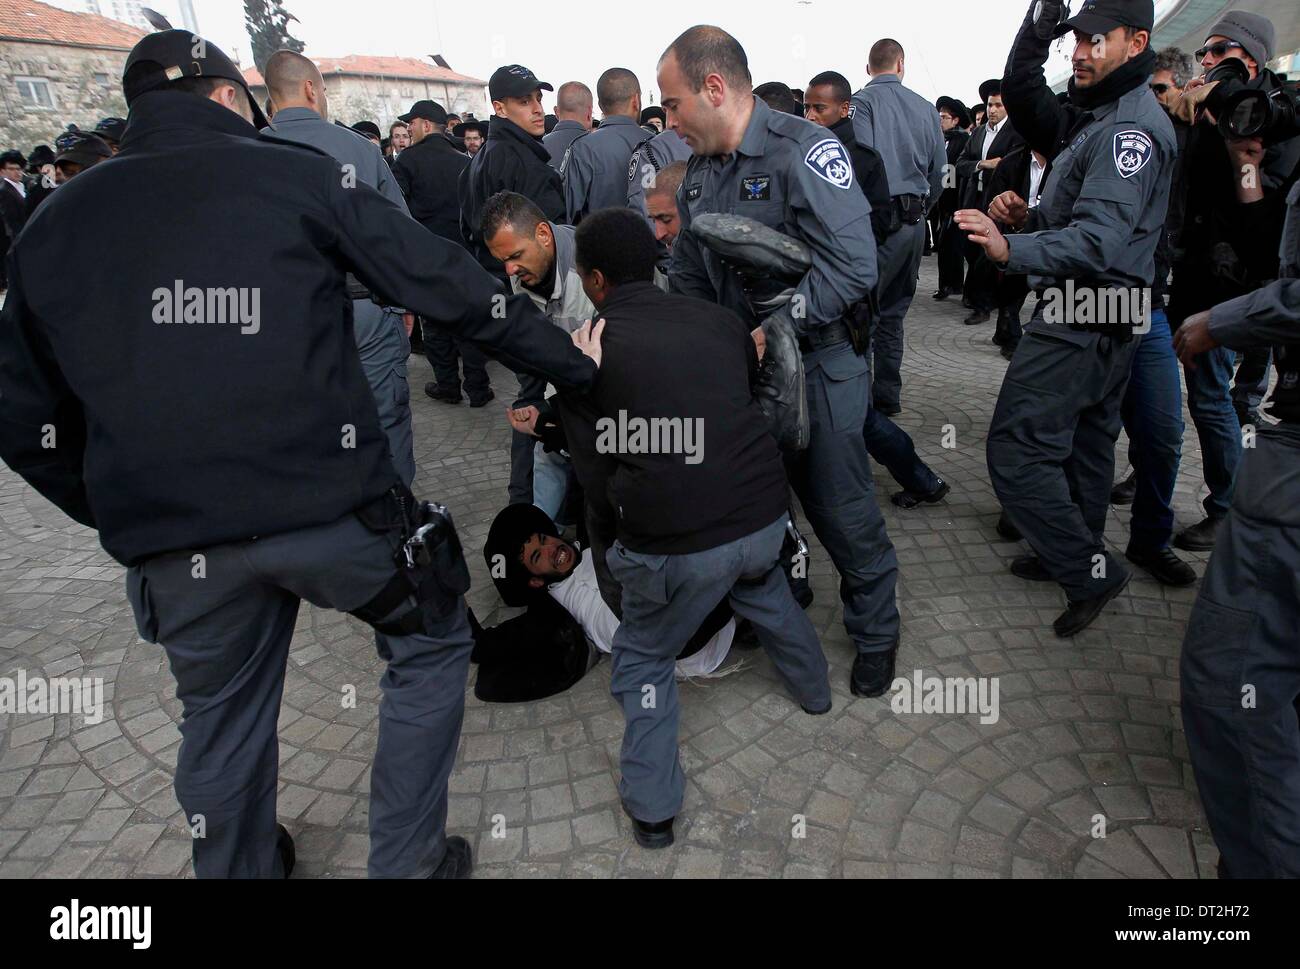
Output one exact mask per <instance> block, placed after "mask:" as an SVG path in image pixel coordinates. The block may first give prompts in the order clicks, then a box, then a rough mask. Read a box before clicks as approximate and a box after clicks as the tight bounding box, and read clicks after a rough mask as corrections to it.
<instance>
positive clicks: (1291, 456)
mask: <svg viewBox="0 0 1300 969" xmlns="http://www.w3.org/2000/svg"><path fill="white" fill-rule="evenodd" d="M1255 147H1256V149H1257V150H1258V153H1259V155H1261V156H1262V154H1263V145H1262V144H1260V143H1258V142H1257V143H1256V146H1255ZM1255 190H1256V191H1258V192H1259V195H1260V199H1259V200H1256V201H1262V199H1263V190H1262V187H1260V186H1258V183H1257V184H1256V186H1255ZM1280 275H1281V278H1279V279H1278V280H1276V281H1275V282H1272V283H1270V284H1269V285H1267V286H1265V287H1264V288H1263V289H1258V290H1256V291H1255V292H1253V293H1250V294H1248V295H1246V296H1240V297H1238V298H1236V299H1233V300H1229V301H1228V302H1226V303H1221V304H1219V305H1218V306H1215V307H1214V308H1213V309H1211V310H1209V311H1207V312H1204V313H1198V314H1196V315H1194V316H1191V317H1189V318H1188V319H1187V320H1185V321H1184V322H1183V325H1182V326H1181V327H1179V329H1178V333H1177V335H1176V336H1175V337H1174V343H1175V346H1176V348H1177V350H1178V355H1179V357H1180V358H1181V359H1182V361H1183V362H1184V363H1186V364H1192V363H1193V362H1194V361H1195V359H1196V358H1197V356H1198V355H1199V354H1202V353H1205V352H1206V351H1208V350H1213V349H1214V348H1215V347H1216V346H1225V347H1228V348H1229V349H1232V350H1247V349H1263V348H1266V347H1268V346H1269V345H1270V344H1272V345H1274V349H1273V360H1274V363H1275V365H1276V367H1277V371H1278V382H1277V388H1276V389H1275V390H1274V392H1273V400H1272V407H1271V408H1270V411H1269V413H1270V416H1272V417H1274V418H1277V419H1278V420H1280V421H1281V423H1280V424H1277V425H1276V426H1274V425H1270V424H1261V426H1260V428H1259V432H1258V435H1257V437H1256V442H1255V446H1254V447H1253V448H1246V449H1245V455H1244V457H1243V458H1242V463H1241V468H1240V469H1239V470H1238V472H1237V485H1236V491H1235V493H1234V495H1233V501H1232V508H1231V510H1230V511H1229V512H1228V516H1227V518H1226V519H1224V522H1223V524H1222V525H1221V526H1220V528H1219V532H1218V535H1217V537H1216V541H1215V546H1214V555H1213V556H1212V557H1211V558H1210V564H1209V566H1208V567H1207V568H1206V570H1205V578H1204V579H1203V580H1202V582H1201V590H1200V595H1199V596H1198V598H1197V600H1196V606H1195V607H1194V608H1193V610H1192V616H1191V619H1190V621H1189V622H1188V624H1187V638H1186V639H1184V640H1183V656H1182V664H1181V667H1180V670H1179V682H1180V686H1181V690H1182V708H1183V729H1184V730H1185V731H1186V733H1187V752H1188V755H1189V756H1190V757H1191V761H1192V769H1193V770H1194V771H1195V773H1196V786H1197V788H1198V789H1199V790H1200V792H1201V803H1202V804H1203V805H1204V806H1205V814H1206V817H1208V818H1209V821H1210V830H1211V831H1212V832H1213V833H1214V840H1215V842H1217V843H1218V846H1219V853H1220V861H1219V877H1220V878H1223V877H1228V878H1300V739H1298V738H1300V728H1298V727H1297V722H1296V713H1297V709H1298V708H1297V697H1300V638H1298V637H1297V635H1296V630H1297V629H1300V183H1297V184H1295V185H1292V186H1291V192H1290V194H1289V195H1288V196H1287V209H1286V220H1285V224H1284V228H1283V231H1282V270H1281V274H1280Z"/></svg>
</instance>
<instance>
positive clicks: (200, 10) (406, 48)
mask: <svg viewBox="0 0 1300 969" xmlns="http://www.w3.org/2000/svg"><path fill="white" fill-rule="evenodd" d="M55 2H57V3H58V4H59V5H60V6H68V7H74V8H75V7H76V6H78V4H76V3H75V2H70V0H55ZM193 3H194V8H195V11H196V14H197V16H198V19H199V27H200V31H201V32H202V33H203V34H205V35H207V36H208V38H209V39H210V40H212V41H214V42H215V43H216V44H217V45H218V46H220V47H222V48H223V49H225V50H226V52H227V53H231V52H232V50H231V49H232V48H234V49H237V50H238V54H239V57H240V60H241V61H242V63H244V64H245V65H248V64H250V63H251V61H252V58H251V56H250V47H249V42H248V35H247V33H246V32H245V30H244V23H243V3H242V2H241V0H193ZM146 5H147V6H152V7H154V8H155V9H157V10H159V11H160V12H162V13H163V14H165V15H166V16H168V17H170V18H172V22H173V23H175V24H177V25H179V24H180V16H179V8H178V4H177V3H176V0H153V2H147V3H146ZM286 7H287V8H288V10H289V11H290V12H291V13H293V14H294V15H295V16H296V17H297V18H298V20H299V21H300V23H298V24H296V25H294V27H293V31H292V32H293V33H294V34H295V35H296V36H298V37H299V38H301V39H302V40H303V41H305V42H306V44H307V50H306V53H307V54H308V55H310V56H315V57H339V56H343V55H345V54H384V55H400V56H407V57H427V56H428V55H430V54H435V53H437V54H442V56H443V57H445V58H446V59H447V61H448V63H450V64H451V66H452V67H453V68H454V69H455V70H457V71H460V72H461V73H464V74H470V75H472V76H475V77H480V78H483V79H486V78H488V77H489V76H490V75H491V73H492V71H493V70H494V69H496V68H497V67H499V66H501V65H502V64H509V63H521V64H524V65H526V66H528V67H530V68H532V69H533V71H535V72H536V73H537V75H538V76H539V77H540V78H542V79H543V80H545V81H550V82H552V83H553V84H555V86H556V87H558V86H559V85H560V83H561V82H563V81H568V80H581V81H584V82H586V83H587V84H588V85H590V86H591V87H592V88H594V87H595V82H596V79H597V78H598V77H599V76H600V74H601V72H602V71H604V70H605V69H606V68H609V67H615V66H617V67H627V68H630V69H631V70H633V71H635V72H636V74H637V76H638V77H639V78H640V80H641V84H642V88H643V90H644V92H645V94H644V100H645V101H646V103H650V102H651V101H652V100H653V101H654V102H655V103H657V102H658V89H657V86H656V84H655V80H654V68H655V63H656V62H657V60H658V58H659V55H660V54H661V53H662V52H663V50H664V48H665V47H666V46H667V45H668V44H669V43H670V42H671V41H672V40H673V39H674V38H675V37H676V36H677V35H678V34H680V33H681V32H682V31H683V30H685V29H686V28H687V27H690V26H692V25H694V24H698V23H712V24H716V25H717V26H720V27H722V28H723V29H725V30H727V31H729V32H730V33H732V34H733V35H735V36H736V37H737V38H738V39H739V40H740V42H741V43H742V44H743V45H744V47H745V50H746V52H747V53H748V55H749V60H750V66H751V68H752V70H753V73H754V81H755V83H761V82H763V81H769V80H780V81H784V82H786V83H787V84H790V85H791V86H798V87H802V86H804V84H805V83H806V82H807V80H808V79H809V78H810V77H811V76H812V75H813V74H816V73H818V72H819V71H822V70H837V71H839V72H841V73H842V74H844V75H845V76H846V77H848V79H849V81H850V82H851V83H852V84H853V86H854V88H855V89H856V88H857V87H858V86H860V85H861V84H862V83H863V82H865V80H866V60H867V51H868V50H869V49H870V47H871V44H872V43H873V42H874V41H876V40H879V39H880V38H881V37H893V38H894V39H895V40H897V41H899V42H900V43H901V44H902V45H903V48H904V49H905V50H906V52H907V56H906V62H905V63H906V76H905V79H904V83H906V84H907V85H908V86H909V87H911V88H913V89H914V90H916V91H918V92H919V93H920V94H922V95H924V96H925V97H926V98H928V99H930V100H934V98H936V97H938V96H939V95H941V94H948V95H952V96H955V97H959V98H961V99H962V100H963V101H966V102H967V103H970V102H972V101H974V100H976V89H977V88H978V86H979V83H980V81H982V80H984V79H986V78H989V77H999V76H1001V74H1002V66H1003V64H1004V63H1005V61H1006V56H1007V51H1008V48H1009V47H1010V44H1011V40H1012V38H1013V37H1014V36H1015V32H1016V29H1017V27H1018V26H1019V24H1020V21H1021V20H1022V18H1023V17H1024V14H1025V10H1026V9H1027V7H1028V2H1027V0H983V2H980V3H976V2H973V0H811V2H796V0H754V2H748V3H744V2H737V0H707V2H701V0H655V2H649V3H645V2H622V3H617V2H615V3H609V2H601V3H597V2H591V0H555V2H552V3H545V2H539V0H477V2H475V0H454V2H453V0H364V2H362V3H351V2H349V3H343V2H338V0H286ZM1056 56H1057V57H1058V58H1060V63H1061V64H1062V65H1064V64H1065V63H1066V61H1065V58H1064V56H1063V55H1061V54H1060V53H1059V52H1058V53H1057V55H1056ZM1051 73H1052V72H1051V71H1049V75H1050V74H1051ZM546 104H547V109H548V110H550V109H551V107H552V106H553V105H554V100H553V97H550V98H548V99H547V102H546Z"/></svg>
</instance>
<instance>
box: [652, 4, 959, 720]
mask: <svg viewBox="0 0 1300 969" xmlns="http://www.w3.org/2000/svg"><path fill="white" fill-rule="evenodd" d="M659 90H660V94H661V97H662V102H663V106H664V109H665V110H666V111H667V112H668V123H669V126H670V127H671V128H673V129H675V130H676V131H677V132H678V133H679V134H680V135H681V136H682V138H684V139H685V141H686V143H687V144H688V145H690V147H691V150H692V152H694V155H695V157H694V158H693V159H692V160H691V162H690V165H689V168H688V169H687V173H686V179H685V181H684V182H683V183H682V187H681V191H680V194H679V196H678V208H679V209H680V210H681V218H682V231H681V233H680V234H679V235H678V237H677V242H676V244H675V245H674V246H673V262H672V268H671V270H670V273H669V282H670V285H671V286H672V288H673V289H674V290H675V291H677V292H681V293H685V294H687V295H694V296H701V297H703V298H707V299H712V300H715V301H716V302H719V303H721V304H722V305H723V306H726V307H727V308H728V309H730V310H732V311H734V312H736V313H738V314H739V315H740V316H741V318H742V319H745V320H747V321H750V322H752V321H753V320H754V312H753V310H752V309H751V308H750V305H749V301H748V299H747V298H746V296H745V292H744V289H743V288H742V285H741V280H740V278H739V276H737V275H736V274H735V273H734V272H732V271H731V270H730V269H728V268H727V267H726V266H725V265H724V264H723V262H722V260H721V259H720V258H719V257H718V256H716V255H715V254H713V253H711V252H706V251H703V249H702V247H701V245H700V242H699V240H698V239H696V238H695V237H694V236H693V234H692V232H691V223H692V221H693V220H694V219H695V218H696V217H698V216H700V215H704V214H706V213H710V212H725V213H731V214H735V215H744V216H748V217H750V218H753V219H756V220H758V221H759V222H762V223H764V224H765V225H768V226H770V227H771V228H774V229H776V230H778V231H779V232H783V233H785V234H786V235H789V236H793V237H795V238H797V239H799V240H801V241H803V242H804V243H806V244H807V245H808V246H809V248H810V249H811V250H812V254H813V267H812V269H811V270H810V271H809V273H808V274H807V275H806V276H805V277H804V279H803V281H802V282H801V283H800V284H799V286H798V288H797V290H796V293H795V298H794V299H793V300H792V306H794V307H797V308H796V309H795V310H793V311H792V312H790V316H791V319H790V323H791V325H792V326H793V327H794V329H795V330H796V331H797V332H798V334H799V346H800V349H801V350H802V351H803V364H804V369H805V372H806V381H807V406H808V414H809V423H810V425H811V443H810V445H809V447H808V449H807V450H806V451H804V452H802V453H801V454H799V455H797V456H795V457H793V458H792V459H790V460H789V467H788V472H789V477H790V482H791V484H792V485H793V487H794V490H795V492H796V493H797V494H798V495H799V498H800V501H801V502H802V504H803V508H804V512H805V514H806V515H807V516H808V519H809V521H810V522H811V523H812V526H813V529H814V530H815V531H816V533H817V537H818V538H819V539H820V540H821V542H822V544H823V545H824V546H825V547H826V550H827V551H828V552H829V553H830V556H831V559H832V561H834V563H835V567H836V568H837V569H838V570H839V573H840V576H841V577H842V578H841V586H840V596H841V599H842V600H843V603H844V625H845V627H846V628H847V630H848V633H849V636H850V638H851V639H852V640H853V643H854V645H855V647H856V648H857V651H858V655H857V659H856V660H855V662H854V664H853V674H852V677H851V680H850V687H851V689H852V691H853V692H854V693H855V694H856V695H858V696H879V695H881V694H883V693H884V692H885V690H887V689H888V687H889V684H890V683H891V682H892V680H893V675H894V674H893V669H894V657H895V654H896V652H897V649H898V636H899V619H898V606H897V603H896V601H895V584H896V581H897V574H898V559H897V557H896V555H895V553H894V547H893V545H892V544H891V543H890V541H889V537H888V535H887V534H886V533H885V522H884V518H883V517H882V515H881V513H880V509H879V507H878V506H877V504H876V499H875V493H874V486H873V484H872V480H871V463H870V461H869V460H868V458H867V451H866V447H865V446H864V445H863V441H862V427H863V425H864V423H865V422H866V418H867V407H868V401H869V396H868V395H869V392H870V384H871V377H870V372H869V370H868V367H867V364H866V361H865V360H863V358H862V357H861V356H859V355H858V354H857V353H856V352H855V351H854V348H853V344H852V342H851V341H852V332H851V331H850V329H849V325H848V324H847V323H846V317H847V316H848V314H849V313H850V311H851V310H852V309H853V307H854V306H855V305H856V304H858V303H859V302H860V301H861V300H862V299H864V298H865V297H866V296H867V294H868V293H869V292H870V290H871V288H872V286H874V285H875V283H876V246H875V240H874V239H873V237H872V233H871V211H870V206H869V205H868V204H867V200H866V197H865V196H864V195H863V194H862V192H861V191H859V189H858V187H857V185H856V184H854V178H853V167H852V164H851V162H850V159H849V157H848V155H847V154H846V152H845V149H844V146H843V145H842V144H841V143H840V141H839V140H838V139H837V138H835V136H834V135H832V134H830V133H829V132H827V131H826V130H824V129H822V128H819V127H818V126H817V125H815V124H813V123H812V122H810V121H806V120H804V119H803V118H796V117H794V116H793V115H789V114H782V113H778V112H776V111H773V110H772V109H771V108H769V107H768V106H767V105H766V104H764V103H763V102H762V101H760V100H758V99H757V98H755V97H754V96H753V93H752V92H753V81H752V78H751V76H750V73H749V66H748V60H747V58H746V56H745V51H744V49H743V48H742V47H741V46H740V44H739V43H737V41H736V40H735V38H733V37H731V36H730V35H729V34H727V33H726V32H724V31H722V30H720V29H718V28H716V27H704V26H701V27H692V28H691V29H690V30H688V31H687V32H686V33H684V34H682V36H680V37H679V38H677V40H675V41H674V42H673V44H672V46H671V47H669V48H668V50H667V51H666V52H665V53H664V55H663V57H662V59H661V60H660V62H659ZM935 124H936V125H937V124H938V122H937V121H936V122H935Z"/></svg>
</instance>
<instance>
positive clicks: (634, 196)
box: [627, 128, 691, 215]
mask: <svg viewBox="0 0 1300 969" xmlns="http://www.w3.org/2000/svg"><path fill="white" fill-rule="evenodd" d="M642 130H643V131H644V130H645V129H644V128H642ZM690 157H691V148H690V146H689V145H688V144H686V142H684V141H682V136H681V135H679V134H678V133H677V132H675V131H673V130H672V129H669V130H668V131H664V132H662V133H660V134H657V135H654V136H652V137H650V138H649V140H647V141H643V142H642V143H641V145H640V146H639V147H638V148H637V150H636V151H635V152H633V153H632V160H631V161H630V162H629V163H628V166H627V206H628V208H630V209H636V210H637V211H638V212H640V213H641V214H642V215H647V214H648V213H647V211H646V204H645V193H646V190H647V189H649V188H651V187H652V186H653V185H654V179H655V176H656V175H658V174H659V173H660V172H662V171H663V170H664V169H665V168H667V167H668V166H669V165H671V164H672V163H673V162H679V161H686V159H688V158H690Z"/></svg>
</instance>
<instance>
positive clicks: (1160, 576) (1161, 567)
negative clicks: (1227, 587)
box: [1124, 545, 1196, 589]
mask: <svg viewBox="0 0 1300 969" xmlns="http://www.w3.org/2000/svg"><path fill="white" fill-rule="evenodd" d="M1124 557H1125V558H1126V559H1128V560H1129V561H1130V562H1132V563H1133V564H1134V565H1136V566H1138V567H1140V568H1143V569H1146V570H1147V571H1148V572H1150V573H1151V574H1152V575H1153V576H1155V579H1156V581H1157V582H1159V583H1160V584H1161V585H1167V586H1172V587H1173V588H1175V589H1182V588H1185V587H1187V586H1189V585H1194V584H1195V583H1196V571H1195V570H1194V569H1193V568H1192V567H1191V566H1190V565H1188V564H1187V563H1186V562H1184V561H1183V560H1182V559H1180V558H1179V557H1178V556H1177V555H1175V554H1174V553H1173V550H1172V549H1170V548H1168V547H1165V548H1162V549H1158V550H1156V551H1151V550H1150V549H1144V548H1136V547H1135V546H1133V545H1130V546H1129V547H1128V551H1126V552H1125V553H1124Z"/></svg>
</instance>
